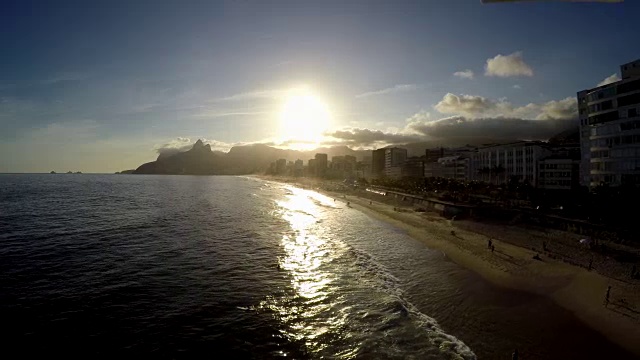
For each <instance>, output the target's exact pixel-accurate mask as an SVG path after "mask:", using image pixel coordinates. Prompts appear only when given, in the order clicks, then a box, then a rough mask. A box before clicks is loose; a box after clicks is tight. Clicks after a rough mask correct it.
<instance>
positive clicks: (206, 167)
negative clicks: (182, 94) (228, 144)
mask: <svg viewBox="0 0 640 360" xmlns="http://www.w3.org/2000/svg"><path fill="white" fill-rule="evenodd" d="M316 153H324V154H327V155H328V156H329V159H331V157H333V156H342V155H352V156H355V157H356V158H357V159H358V160H362V158H363V157H364V156H367V155H369V154H370V153H371V152H370V150H353V149H350V148H349V147H347V146H337V147H330V148H319V149H315V150H312V151H297V150H289V149H278V148H275V147H271V146H268V145H264V144H251V145H243V146H234V147H232V148H231V149H230V150H229V152H227V153H224V152H221V151H212V150H211V146H209V145H205V144H204V143H203V142H202V141H201V140H198V141H197V142H196V143H195V144H194V145H193V147H192V148H191V149H190V150H188V151H183V152H180V151H169V152H167V151H165V152H163V153H162V154H160V155H159V156H158V159H157V160H156V161H152V162H149V163H146V164H143V165H141V166H139V167H138V168H137V169H136V170H135V171H133V173H134V174H185V175H241V174H252V173H256V172H261V171H264V170H265V169H267V168H268V167H269V165H270V164H271V163H272V162H274V161H276V160H278V159H286V160H287V161H295V160H298V159H300V160H303V161H304V162H305V164H306V162H307V160H309V159H312V158H313V157H314V156H315V154H316ZM123 173H124V172H123Z"/></svg>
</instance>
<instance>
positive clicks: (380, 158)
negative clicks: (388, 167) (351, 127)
mask: <svg viewBox="0 0 640 360" xmlns="http://www.w3.org/2000/svg"><path fill="white" fill-rule="evenodd" d="M385 150H386V149H377V150H373V151H372V152H371V177H373V178H374V179H377V178H381V177H383V176H384V158H385V155H384V152H385Z"/></svg>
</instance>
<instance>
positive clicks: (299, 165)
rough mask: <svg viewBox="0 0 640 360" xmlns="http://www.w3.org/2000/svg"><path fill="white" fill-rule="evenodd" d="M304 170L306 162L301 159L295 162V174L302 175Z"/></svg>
mask: <svg viewBox="0 0 640 360" xmlns="http://www.w3.org/2000/svg"><path fill="white" fill-rule="evenodd" d="M303 171H304V162H303V161H302V160H300V159H298V160H296V162H295V163H294V164H293V176H302V175H303Z"/></svg>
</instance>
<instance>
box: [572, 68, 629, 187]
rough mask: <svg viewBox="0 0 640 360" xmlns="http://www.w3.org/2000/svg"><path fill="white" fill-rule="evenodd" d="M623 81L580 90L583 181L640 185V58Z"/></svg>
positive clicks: (590, 184) (623, 70)
mask: <svg viewBox="0 0 640 360" xmlns="http://www.w3.org/2000/svg"><path fill="white" fill-rule="evenodd" d="M620 72H621V74H622V80H620V81H616V82H613V83H611V84H606V85H602V86H599V87H596V88H593V89H587V90H582V91H579V92H578V95H577V96H578V112H579V117H580V150H581V160H580V184H581V185H583V186H588V187H589V188H591V189H592V188H594V187H596V186H598V185H600V184H607V185H610V186H619V185H622V184H634V185H640V60H636V61H633V62H630V63H627V64H623V65H621V66H620Z"/></svg>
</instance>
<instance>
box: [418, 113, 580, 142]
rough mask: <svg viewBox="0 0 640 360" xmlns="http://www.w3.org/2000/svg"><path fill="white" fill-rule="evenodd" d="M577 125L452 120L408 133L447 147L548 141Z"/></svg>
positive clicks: (568, 121) (507, 119)
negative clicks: (515, 141)
mask: <svg viewBox="0 0 640 360" xmlns="http://www.w3.org/2000/svg"><path fill="white" fill-rule="evenodd" d="M576 125H577V121H576V120H575V119H551V120H526V119H520V118H512V117H486V118H468V117H464V116H452V117H447V118H444V119H439V120H435V121H429V122H425V123H411V124H409V125H408V126H407V129H406V130H407V131H413V132H415V133H418V134H421V135H423V136H424V137H426V138H427V139H438V140H441V141H443V142H445V143H467V142H468V141H471V142H474V141H505V140H547V139H549V138H550V137H551V136H553V135H555V134H558V133H560V132H562V131H564V130H567V129H570V128H571V127H574V126H576ZM462 139H464V140H462Z"/></svg>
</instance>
